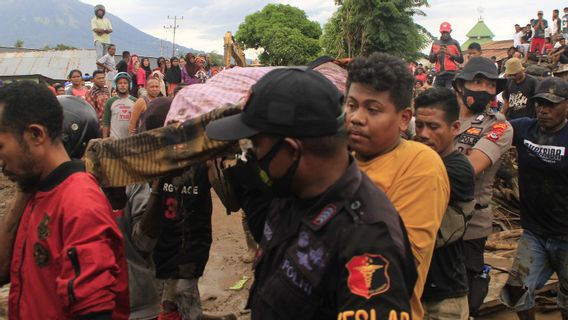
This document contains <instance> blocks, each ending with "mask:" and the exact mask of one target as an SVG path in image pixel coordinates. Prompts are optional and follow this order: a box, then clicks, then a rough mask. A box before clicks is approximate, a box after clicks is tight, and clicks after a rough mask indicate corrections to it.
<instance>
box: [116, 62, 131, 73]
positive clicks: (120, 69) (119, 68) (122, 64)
mask: <svg viewBox="0 0 568 320" xmlns="http://www.w3.org/2000/svg"><path fill="white" fill-rule="evenodd" d="M127 70H128V64H127V63H126V61H124V60H120V62H119V63H117V65H116V71H118V72H126V71H127Z"/></svg>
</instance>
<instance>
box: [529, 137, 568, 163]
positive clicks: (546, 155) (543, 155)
mask: <svg viewBox="0 0 568 320" xmlns="http://www.w3.org/2000/svg"><path fill="white" fill-rule="evenodd" d="M523 143H524V145H525V147H527V149H528V150H529V152H530V153H531V154H533V155H535V156H537V157H538V158H540V159H541V160H542V161H544V162H548V163H556V162H559V161H560V160H562V157H564V155H565V154H566V147H559V146H547V145H540V144H536V143H533V142H531V141H529V140H527V139H525V140H524V141H523Z"/></svg>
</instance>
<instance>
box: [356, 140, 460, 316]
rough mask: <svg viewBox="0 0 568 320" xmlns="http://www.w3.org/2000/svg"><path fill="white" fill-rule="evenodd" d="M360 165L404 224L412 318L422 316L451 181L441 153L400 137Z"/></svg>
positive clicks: (359, 162) (360, 162)
mask: <svg viewBox="0 0 568 320" xmlns="http://www.w3.org/2000/svg"><path fill="white" fill-rule="evenodd" d="M358 164H359V167H360V168H361V170H362V171H363V172H365V173H366V174H367V175H368V176H369V178H371V180H372V181H373V182H374V183H375V185H376V186H377V187H379V188H380V189H381V190H383V191H384V192H385V193H386V195H387V197H388V198H389V199H390V201H391V202H392V204H393V205H394V207H395V208H396V210H397V211H398V213H399V214H400V217H401V219H402V221H403V223H404V226H405V227H406V231H407V233H408V238H409V240H410V245H411V247H412V253H413V254H414V258H415V262H416V269H417V272H418V278H417V279H416V285H415V286H414V294H413V295H412V298H411V301H410V305H411V308H412V318H413V319H422V318H423V317H424V310H423V309H422V303H421V301H420V298H421V297H422V292H423V291H424V283H425V282H426V277H427V275H428V269H429V268H430V262H431V260H432V253H433V252H434V245H435V242H436V233H437V232H438V229H439V228H440V224H441V222H442V217H443V216H444V212H445V211H446V208H447V206H448V202H449V199H450V183H449V180H448V173H447V172H446V167H445V166H444V163H443V162H442V159H441V158H440V156H439V155H438V154H437V153H436V152H435V151H434V150H432V149H431V148H429V147H428V146H426V145H424V144H421V143H418V142H414V141H407V140H402V141H401V142H400V144H399V145H398V146H397V147H396V148H395V149H394V150H392V151H390V152H389V153H386V154H383V155H380V156H378V157H376V158H375V159H373V160H371V161H367V162H362V161H358Z"/></svg>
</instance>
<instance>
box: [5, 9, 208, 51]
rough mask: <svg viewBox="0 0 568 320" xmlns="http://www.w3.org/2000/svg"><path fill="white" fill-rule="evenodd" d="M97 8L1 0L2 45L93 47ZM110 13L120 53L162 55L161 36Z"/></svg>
mask: <svg viewBox="0 0 568 320" xmlns="http://www.w3.org/2000/svg"><path fill="white" fill-rule="evenodd" d="M93 9H94V7H93V6H91V5H88V4H85V3H82V2H79V1H78V0H0V12H2V19H0V45H3V46H13V45H14V44H15V43H16V41H17V40H22V41H23V42H24V47H26V48H43V47H45V46H46V45H47V46H50V47H55V46H56V45H57V44H65V45H69V46H73V47H77V48H86V49H92V48H93V35H92V31H91V19H92V18H93V17H94V12H93ZM106 17H107V18H108V19H109V20H110V22H111V23H112V28H113V32H112V33H111V41H112V42H113V43H114V44H116V45H117V54H120V52H122V51H123V50H128V51H130V52H131V53H136V54H139V55H143V56H144V55H146V56H154V57H157V56H159V55H160V39H158V38H156V37H154V36H151V35H149V34H147V33H144V32H142V31H140V30H138V29H136V28H135V27H133V26H132V25H130V24H128V23H126V22H124V21H123V20H121V19H120V18H119V17H117V16H115V15H113V14H110V13H109V12H107V13H106ZM164 43H165V46H166V47H169V48H170V49H168V51H167V52H171V48H172V43H171V42H164ZM176 47H177V48H179V52H180V53H181V52H186V53H187V52H197V53H202V52H203V51H199V50H195V49H192V48H186V47H182V46H179V45H176ZM165 55H166V56H167V55H168V54H165Z"/></svg>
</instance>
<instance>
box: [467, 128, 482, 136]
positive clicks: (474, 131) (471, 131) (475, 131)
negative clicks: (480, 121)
mask: <svg viewBox="0 0 568 320" xmlns="http://www.w3.org/2000/svg"><path fill="white" fill-rule="evenodd" d="M481 130H482V128H477V127H471V128H469V129H467V130H466V131H465V133H467V134H471V135H475V136H477V135H479V134H480V133H481Z"/></svg>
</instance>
